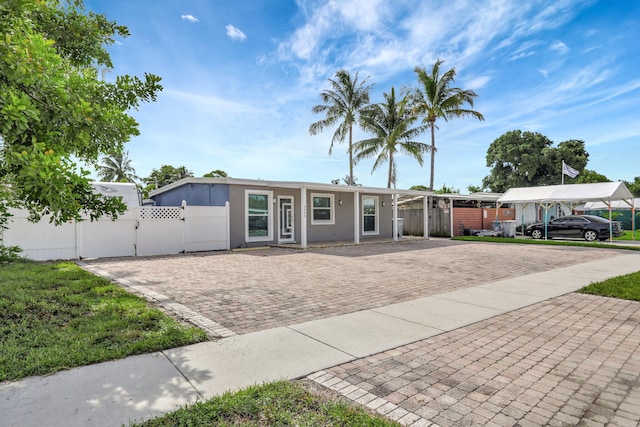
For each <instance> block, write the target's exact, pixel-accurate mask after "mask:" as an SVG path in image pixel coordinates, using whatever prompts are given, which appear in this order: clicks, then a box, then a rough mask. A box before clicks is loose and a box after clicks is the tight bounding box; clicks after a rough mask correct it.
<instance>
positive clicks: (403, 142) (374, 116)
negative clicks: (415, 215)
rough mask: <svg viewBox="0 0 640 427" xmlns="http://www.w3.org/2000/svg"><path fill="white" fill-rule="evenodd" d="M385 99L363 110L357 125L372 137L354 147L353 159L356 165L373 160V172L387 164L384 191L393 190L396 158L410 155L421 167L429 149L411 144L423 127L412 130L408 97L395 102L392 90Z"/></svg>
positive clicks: (413, 121)
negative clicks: (387, 169) (399, 154)
mask: <svg viewBox="0 0 640 427" xmlns="http://www.w3.org/2000/svg"><path fill="white" fill-rule="evenodd" d="M384 100H385V102H382V103H380V104H373V105H370V106H368V107H367V108H365V109H363V110H362V112H361V114H360V126H361V127H362V129H363V130H364V131H365V132H367V133H370V134H372V135H373V137H372V138H368V139H364V140H362V141H358V142H357V143H355V144H354V146H353V150H354V160H355V162H356V163H357V162H358V161H360V160H362V159H368V158H372V157H375V158H376V160H375V162H374V163H373V169H372V171H371V172H372V173H373V171H375V170H376V169H377V168H379V167H380V166H381V165H382V164H384V163H385V162H388V163H389V171H388V174H387V188H391V185H393V186H394V188H395V185H396V178H397V174H398V170H397V165H396V155H397V154H398V153H401V154H406V155H409V156H411V157H413V158H414V159H416V160H417V161H418V163H419V164H420V166H422V163H423V158H422V154H423V153H426V152H428V151H429V150H430V148H431V147H430V146H429V145H428V144H425V143H423V142H418V141H414V138H415V137H416V136H418V135H420V134H421V133H422V132H423V130H424V126H417V127H412V125H413V124H414V123H415V122H416V121H417V120H418V117H417V116H415V115H414V114H413V113H412V112H411V109H410V108H409V106H408V102H407V97H406V96H405V97H404V98H403V99H402V100H400V102H398V101H397V100H396V91H395V89H394V88H393V87H392V88H391V92H390V93H384Z"/></svg>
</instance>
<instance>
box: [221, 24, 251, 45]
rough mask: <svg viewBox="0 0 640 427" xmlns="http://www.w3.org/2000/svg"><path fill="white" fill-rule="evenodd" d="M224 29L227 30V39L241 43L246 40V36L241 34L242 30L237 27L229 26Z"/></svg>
mask: <svg viewBox="0 0 640 427" xmlns="http://www.w3.org/2000/svg"><path fill="white" fill-rule="evenodd" d="M225 28H226V29H227V36H229V38H230V39H232V40H240V41H242V40H245V39H246V38H247V35H246V34H245V33H243V32H242V30H240V29H239V28H237V27H234V26H233V25H231V24H229V25H227V26H226V27H225Z"/></svg>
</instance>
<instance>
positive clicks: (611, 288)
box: [578, 267, 640, 301]
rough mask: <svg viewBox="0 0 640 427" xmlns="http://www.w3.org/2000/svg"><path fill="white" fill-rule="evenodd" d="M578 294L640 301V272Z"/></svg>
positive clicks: (593, 285) (586, 288)
mask: <svg viewBox="0 0 640 427" xmlns="http://www.w3.org/2000/svg"><path fill="white" fill-rule="evenodd" d="M638 268H640V267H638ZM578 292H581V293H583V294H593V295H602V296H605V297H613V298H621V299H628V300H632V301H640V271H638V272H636V273H631V274H627V275H625V276H618V277H613V278H611V279H608V280H605V281H603V282H598V283H593V284H591V285H589V286H586V287H584V288H582V289H580V290H579V291H578Z"/></svg>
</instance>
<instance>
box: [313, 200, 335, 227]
mask: <svg viewBox="0 0 640 427" xmlns="http://www.w3.org/2000/svg"><path fill="white" fill-rule="evenodd" d="M310 197H311V225H334V224H335V223H336V205H335V201H336V196H335V194H331V193H311V194H310ZM315 198H319V199H320V198H322V199H329V206H315V204H314V203H313V199H315ZM316 211H318V212H320V211H329V219H316V215H315V214H316Z"/></svg>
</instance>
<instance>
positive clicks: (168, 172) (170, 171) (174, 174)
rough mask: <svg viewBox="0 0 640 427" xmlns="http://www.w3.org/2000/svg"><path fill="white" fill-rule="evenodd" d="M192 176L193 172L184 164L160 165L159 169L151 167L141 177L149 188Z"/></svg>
mask: <svg viewBox="0 0 640 427" xmlns="http://www.w3.org/2000/svg"><path fill="white" fill-rule="evenodd" d="M192 176H193V172H191V171H190V170H189V169H187V168H186V167H185V166H178V167H177V168H176V167H173V166H171V165H162V166H160V168H159V169H152V170H151V174H149V176H148V177H146V178H143V181H144V182H145V184H147V186H148V187H150V189H156V188H160V187H164V186H165V185H169V184H171V183H172V182H176V181H180V180H181V179H183V178H189V177H192Z"/></svg>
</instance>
